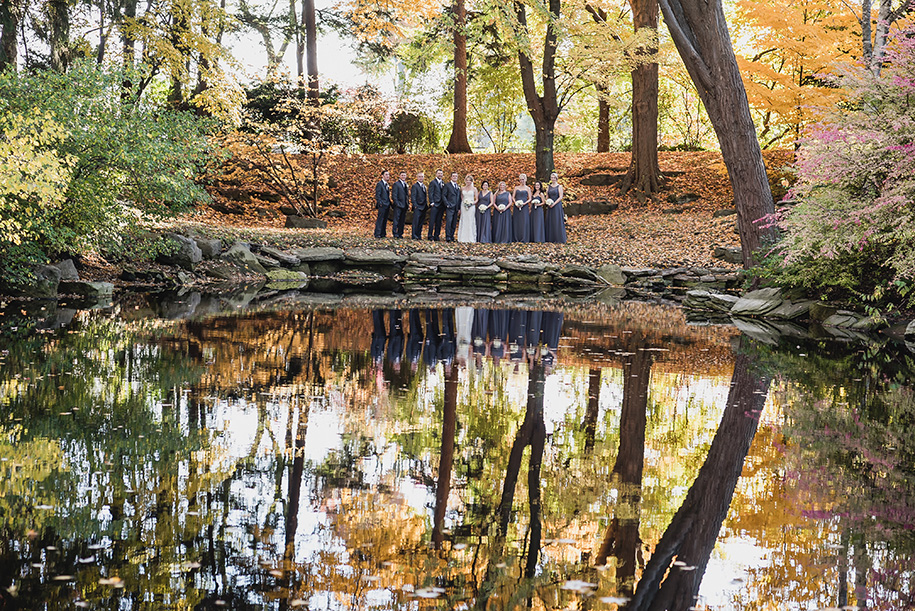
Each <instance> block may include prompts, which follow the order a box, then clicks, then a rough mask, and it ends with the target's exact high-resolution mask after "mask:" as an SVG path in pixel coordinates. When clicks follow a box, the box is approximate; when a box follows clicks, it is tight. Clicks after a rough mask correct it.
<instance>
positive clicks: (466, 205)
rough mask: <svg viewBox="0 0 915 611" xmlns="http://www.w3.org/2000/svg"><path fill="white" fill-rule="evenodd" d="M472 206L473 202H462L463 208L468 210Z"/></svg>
mask: <svg viewBox="0 0 915 611" xmlns="http://www.w3.org/2000/svg"><path fill="white" fill-rule="evenodd" d="M472 207H473V202H464V210H470V208H472Z"/></svg>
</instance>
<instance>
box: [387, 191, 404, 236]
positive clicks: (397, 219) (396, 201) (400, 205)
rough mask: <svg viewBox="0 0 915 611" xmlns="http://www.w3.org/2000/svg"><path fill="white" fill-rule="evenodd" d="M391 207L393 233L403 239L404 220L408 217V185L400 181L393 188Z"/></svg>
mask: <svg viewBox="0 0 915 611" xmlns="http://www.w3.org/2000/svg"><path fill="white" fill-rule="evenodd" d="M391 205H392V206H394V210H393V212H394V216H393V218H392V220H391V233H392V234H393V235H394V237H395V238H402V237H403V225H404V218H405V217H406V215H407V183H406V182H404V181H402V180H398V181H397V182H395V183H394V186H393V187H391Z"/></svg>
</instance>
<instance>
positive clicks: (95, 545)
mask: <svg viewBox="0 0 915 611" xmlns="http://www.w3.org/2000/svg"><path fill="white" fill-rule="evenodd" d="M88 547H89V549H91V550H93V551H95V550H99V549H105V548H107V547H108V546H107V545H105V544H104V543H93V544H92V545H89V546H88ZM48 549H51V548H48Z"/></svg>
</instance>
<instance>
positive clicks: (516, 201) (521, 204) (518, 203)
mask: <svg viewBox="0 0 915 611" xmlns="http://www.w3.org/2000/svg"><path fill="white" fill-rule="evenodd" d="M515 205H516V206H518V207H519V208H520V207H521V206H523V205H524V200H521V199H516V200H515Z"/></svg>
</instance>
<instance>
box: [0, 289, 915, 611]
mask: <svg viewBox="0 0 915 611" xmlns="http://www.w3.org/2000/svg"><path fill="white" fill-rule="evenodd" d="M198 300H199V298H198ZM176 304H177V305H176ZM198 305H199V304H198ZM236 305H238V304H235V305H232V304H231V303H229V304H228V309H230V310H233V311H228V312H226V311H219V309H218V308H215V309H214V310H213V311H212V313H210V314H208V315H200V314H199V312H200V311H201V310H200V308H198V310H197V311H198V315H196V316H194V317H192V318H184V319H182V317H181V307H182V306H181V302H174V303H172V302H162V301H161V300H158V299H157V298H155V297H152V296H141V297H136V298H134V299H133V300H126V301H124V302H122V303H120V304H119V305H117V306H115V307H112V308H107V309H100V310H79V311H77V310H66V309H63V308H61V309H59V310H54V311H50V310H49V311H44V312H39V316H35V315H33V313H32V312H30V311H27V309H23V308H21V307H20V305H19V304H15V303H14V304H7V305H6V307H5V308H4V309H3V310H2V312H0V314H2V316H0V333H2V340H0V341H2V344H0V346H2V351H0V431H2V435H0V609H78V608H87V609H121V610H128V609H130V610H133V609H222V608H226V609H294V608H302V609H425V608H436V609H487V610H488V609H520V608H531V609H543V610H554V609H557V610H558V609H594V610H599V609H610V610H612V609H629V610H648V609H671V610H686V609H693V608H695V609H721V610H724V609H740V610H743V609H746V610H751V609H752V610H756V609H820V608H835V607H838V608H843V607H847V608H855V609H857V608H861V609H863V608H869V609H887V610H889V609H893V610H897V609H911V608H915V563H913V560H912V558H913V553H915V534H913V527H915V494H913V493H915V443H913V442H915V439H913V437H915V426H913V425H915V396H913V387H912V385H911V381H912V380H913V379H915V376H913V373H915V358H913V354H912V353H911V352H910V351H909V350H908V349H907V348H906V346H905V345H902V344H898V343H894V342H892V341H890V340H878V339H876V338H875V339H873V340H871V341H870V342H863V343H862V342H856V343H844V344H843V343H838V342H835V341H833V340H829V339H822V340H810V339H803V340H801V339H797V340H792V341H791V342H790V343H782V344H777V345H776V344H774V343H769V344H766V343H761V342H758V341H754V340H752V339H751V338H749V337H747V336H742V335H741V334H740V332H739V331H738V330H737V329H736V328H735V327H733V326H728V325H707V326H697V325H691V324H687V322H686V320H685V318H684V316H683V312H682V311H681V310H680V309H678V308H674V307H666V306H659V305H651V304H647V303H638V302H623V303H621V304H619V305H616V306H614V307H607V306H600V305H588V306H581V305H568V304H565V305H563V304H545V305H544V304H541V305H540V306H538V307H539V309H524V308H523V307H513V306H510V305H507V304H503V305H498V304H489V305H486V306H485V307H483V306H480V307H476V308H474V307H468V306H460V305H455V306H454V307H441V305H434V304H426V305H425V306H422V307H419V306H414V305H413V304H409V303H399V304H384V305H383V307H381V306H380V305H378V304H375V307H372V304H371V303H370V302H366V304H365V307H358V306H353V307H343V306H333V307H330V306H324V305H321V304H311V305H308V304H298V305H295V306H290V305H286V306H277V307H273V308H264V309H253V308H244V307H236ZM516 305H517V304H516ZM32 308H33V309H35V308H37V306H32ZM49 308H51V310H53V307H52V306H49Z"/></svg>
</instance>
